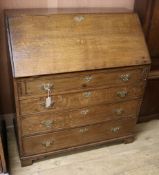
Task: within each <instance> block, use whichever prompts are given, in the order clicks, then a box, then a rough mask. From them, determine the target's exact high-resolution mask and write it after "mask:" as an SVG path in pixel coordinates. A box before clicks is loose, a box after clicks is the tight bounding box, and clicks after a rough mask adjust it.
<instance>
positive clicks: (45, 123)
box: [41, 120, 54, 128]
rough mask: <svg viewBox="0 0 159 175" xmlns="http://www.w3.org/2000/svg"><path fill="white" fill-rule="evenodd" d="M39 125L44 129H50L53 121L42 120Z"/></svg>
mask: <svg viewBox="0 0 159 175" xmlns="http://www.w3.org/2000/svg"><path fill="white" fill-rule="evenodd" d="M41 124H42V125H43V126H45V127H46V128H52V127H53V124H54V121H53V120H44V121H42V122H41Z"/></svg>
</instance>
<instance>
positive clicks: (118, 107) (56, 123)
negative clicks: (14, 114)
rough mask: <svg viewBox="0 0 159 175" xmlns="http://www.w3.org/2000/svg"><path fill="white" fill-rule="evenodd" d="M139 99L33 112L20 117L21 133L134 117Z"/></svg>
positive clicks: (28, 133) (26, 133)
mask: <svg viewBox="0 0 159 175" xmlns="http://www.w3.org/2000/svg"><path fill="white" fill-rule="evenodd" d="M140 103H141V100H132V101H128V102H122V103H116V104H108V105H105V104H103V105H99V106H92V107H86V108H82V109H78V110H72V111H66V112H59V113H52V112H51V113H44V114H36V115H35V114H34V115H30V116H25V117H24V118H21V125H22V127H21V128H22V135H23V136H28V135H30V134H39V133H40V132H48V131H57V130H61V129H68V128H73V127H80V126H84V125H91V124H95V123H99V122H104V121H108V120H114V119H118V118H128V117H136V116H137V113H138V110H139V107H140Z"/></svg>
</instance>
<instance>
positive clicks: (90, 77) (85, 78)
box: [84, 75, 92, 83]
mask: <svg viewBox="0 0 159 175" xmlns="http://www.w3.org/2000/svg"><path fill="white" fill-rule="evenodd" d="M91 80H92V76H91V75H88V76H85V77H84V81H85V82H86V83H88V82H90V81H91Z"/></svg>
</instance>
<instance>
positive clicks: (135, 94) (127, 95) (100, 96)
mask: <svg viewBox="0 0 159 175" xmlns="http://www.w3.org/2000/svg"><path fill="white" fill-rule="evenodd" d="M143 89H144V83H143V82H140V83H138V84H137V85H131V86H120V87H117V88H107V89H97V90H87V91H83V92H77V93H70V94H61V95H53V96H51V98H52V101H53V105H52V107H50V108H46V107H45V100H46V98H47V96H44V97H40V98H33V99H26V100H21V101H19V105H20V115H26V114H32V113H38V112H47V111H60V110H68V109H75V108H81V107H86V106H90V105H98V104H102V103H113V102H117V101H124V100H130V99H133V98H141V97H142V95H143ZM118 93H124V96H123V97H120V95H119V94H118Z"/></svg>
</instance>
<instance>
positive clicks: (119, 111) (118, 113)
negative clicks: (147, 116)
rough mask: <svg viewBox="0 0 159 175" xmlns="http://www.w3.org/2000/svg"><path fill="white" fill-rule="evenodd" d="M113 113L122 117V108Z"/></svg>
mask: <svg viewBox="0 0 159 175" xmlns="http://www.w3.org/2000/svg"><path fill="white" fill-rule="evenodd" d="M114 112H115V114H117V115H122V114H123V113H124V110H123V109H122V108H119V109H116V110H115V111H114Z"/></svg>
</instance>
